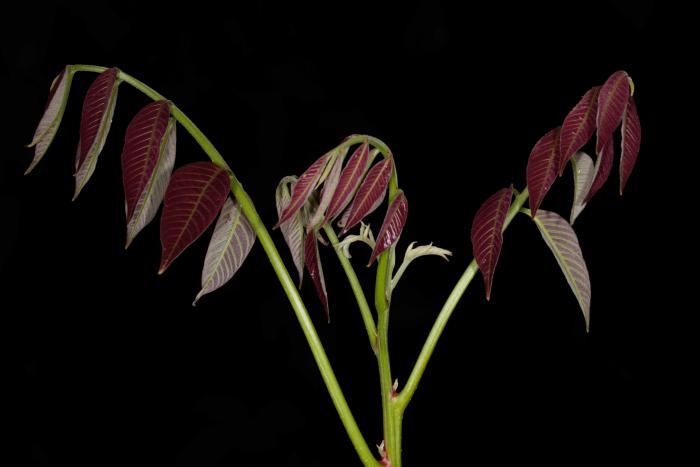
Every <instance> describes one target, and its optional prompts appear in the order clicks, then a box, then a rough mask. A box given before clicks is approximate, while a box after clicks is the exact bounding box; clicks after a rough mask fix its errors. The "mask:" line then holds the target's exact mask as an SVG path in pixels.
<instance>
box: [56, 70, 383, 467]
mask: <svg viewBox="0 0 700 467" xmlns="http://www.w3.org/2000/svg"><path fill="white" fill-rule="evenodd" d="M106 69H107V68H105V67H100V66H94V65H71V67H70V70H71V72H78V71H89V72H94V73H101V72H103V71H105V70H106ZM118 78H119V79H120V80H122V81H124V82H125V83H128V84H130V85H131V86H133V87H134V88H136V89H138V90H139V91H141V92H143V93H144V94H145V95H147V96H148V97H150V98H151V99H153V100H160V99H165V98H164V97H163V96H162V95H161V94H159V93H158V92H156V91H155V90H153V89H152V88H150V87H149V86H147V85H146V84H144V83H142V82H141V81H139V80H137V79H136V78H134V77H132V76H130V75H128V74H126V73H124V72H123V71H121V70H120V71H119V75H118ZM171 114H172V116H173V117H175V119H176V120H177V121H178V122H179V123H180V124H181V125H182V126H183V127H184V128H185V129H186V130H187V131H188V132H189V133H190V135H192V137H193V138H194V139H195V141H197V143H198V144H199V145H200V146H201V147H202V149H203V150H204V152H205V153H206V154H207V156H208V157H209V159H210V160H211V161H212V162H213V163H214V164H216V165H218V166H220V167H223V168H225V169H226V170H228V171H229V174H230V178H231V193H232V194H233V196H234V197H235V198H236V200H237V201H238V203H239V205H240V207H241V210H242V211H243V212H244V213H245V215H246V217H247V218H248V221H249V222H250V225H251V226H252V227H253V230H255V233H256V234H257V237H258V239H259V240H260V244H261V245H262V247H263V249H264V250H265V253H266V254H267V257H268V259H269V260H270V264H271V265H272V268H273V269H274V271H275V274H276V275H277V278H278V279H279V281H280V284H281V285H282V288H283V289H284V292H285V294H286V295H287V298H288V299H289V302H290V304H291V305H292V308H293V309H294V313H295V314H296V317H297V320H298V321H299V325H300V326H301V328H302V331H303V332H304V336H305V337H306V340H307V342H308V343H309V347H310V348H311V353H312V354H313V356H314V359H315V360H316V364H317V365H318V368H319V370H320V372H321V376H322V378H323V381H324V383H325V384H326V388H327V389H328V393H329V394H330V396H331V399H332V401H333V404H334V405H335V408H336V410H337V412H338V415H339V416H340V419H341V421H342V422H343V426H344V427H345V430H346V431H347V433H348V436H349V437H350V440H351V441H352V444H353V446H354V447H355V450H356V451H357V454H358V456H359V457H360V459H361V460H362V462H363V463H364V465H366V466H379V465H380V464H379V462H378V461H377V460H376V458H375V456H374V454H373V453H372V451H370V449H369V447H368V446H367V443H366V442H365V440H364V438H363V437H362V433H361V432H360V429H359V427H358V426H357V423H356V422H355V419H354V417H353V415H352V412H351V411H350V407H349V406H348V404H347V401H346V400H345V396H343V391H342V390H341V388H340V385H339V384H338V380H337V379H336V377H335V374H334V373H333V369H332V367H331V364H330V362H329V361H328V357H327V356H326V352H325V351H324V349H323V344H322V343H321V340H320V339H319V337H318V334H317V333H316V329H315V328H314V325H313V322H312V321H311V317H310V316H309V313H308V311H307V310H306V307H305V306H304V302H303V301H302V299H301V296H300V295H299V292H298V291H297V288H296V286H295V284H294V281H293V280H292V278H291V276H290V275H289V272H288V271H287V268H286V267H285V265H284V263H283V261H282V258H281V257H280V254H279V252H278V251H277V248H276V247H275V244H274V242H273V241H272V238H271V237H270V234H269V232H268V231H267V228H266V227H265V224H263V222H262V220H261V219H260V216H259V215H258V212H257V211H256V209H255V206H254V205H253V202H252V201H251V199H250V197H249V196H248V194H247V193H246V191H245V190H244V189H243V186H242V185H241V183H240V182H239V181H238V179H237V178H236V176H235V175H234V174H233V172H232V171H231V169H230V168H229V166H228V164H227V163H226V161H225V160H224V158H223V157H222V156H221V153H219V151H217V149H216V148H215V147H214V145H213V144H212V143H211V141H209V139H208V138H207V137H206V136H204V134H203V133H202V132H201V131H200V130H199V128H197V126H196V125H195V124H194V123H193V122H192V120H190V119H189V118H188V117H187V115H185V114H184V113H183V112H182V111H181V110H180V109H179V108H178V107H177V106H176V105H175V104H172V103H171ZM364 138H365V137H364V136H357V137H354V139H357V140H358V141H357V142H359V141H363V140H364ZM352 139H353V138H350V139H348V140H346V141H345V142H344V143H343V144H347V145H348V146H350V145H351V144H356V143H354V142H351V140H352Z"/></svg>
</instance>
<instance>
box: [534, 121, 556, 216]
mask: <svg viewBox="0 0 700 467" xmlns="http://www.w3.org/2000/svg"><path fill="white" fill-rule="evenodd" d="M559 133H560V129H559V128H558V127H557V128H554V129H553V130H550V131H549V132H547V134H545V135H544V136H543V137H542V138H540V139H539V141H537V143H535V146H534V147H533V148H532V151H531V152H530V158H529V159H528V161H527V186H528V189H529V190H530V209H531V210H532V215H533V216H534V215H535V214H536V213H537V208H539V206H540V204H541V203H542V200H543V199H544V197H545V195H546V194H547V192H548V191H549V189H550V188H551V187H552V183H554V180H555V179H556V177H557V171H558V170H559V159H560V153H559Z"/></svg>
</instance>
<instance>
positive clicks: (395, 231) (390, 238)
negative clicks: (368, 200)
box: [367, 190, 408, 266]
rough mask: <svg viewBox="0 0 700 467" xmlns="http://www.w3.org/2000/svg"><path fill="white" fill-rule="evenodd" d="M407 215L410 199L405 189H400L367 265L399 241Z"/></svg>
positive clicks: (385, 218)
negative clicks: (407, 198)
mask: <svg viewBox="0 0 700 467" xmlns="http://www.w3.org/2000/svg"><path fill="white" fill-rule="evenodd" d="M406 217H408V201H407V200H406V195H404V193H403V191H402V190H399V191H398V192H397V193H396V196H395V197H394V200H393V201H392V202H391V204H390V205H389V208H388V209H387V211H386V215H385V216H384V222H383V223H382V227H381V229H380V230H379V234H377V240H376V242H375V245H374V249H373V250H372V256H371V257H370V259H369V263H367V266H371V265H372V263H373V262H374V260H375V259H377V257H378V256H379V255H380V254H382V253H383V252H384V251H385V250H386V249H387V248H389V247H390V246H391V245H393V244H394V243H396V242H397V241H398V239H399V237H400V236H401V232H402V231H403V227H404V225H405V224H406Z"/></svg>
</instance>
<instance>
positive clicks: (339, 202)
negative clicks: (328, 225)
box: [326, 141, 370, 222]
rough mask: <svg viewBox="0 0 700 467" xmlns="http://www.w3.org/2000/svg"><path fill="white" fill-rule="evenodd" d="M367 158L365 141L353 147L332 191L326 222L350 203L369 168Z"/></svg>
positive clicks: (367, 145)
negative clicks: (352, 151)
mask: <svg viewBox="0 0 700 467" xmlns="http://www.w3.org/2000/svg"><path fill="white" fill-rule="evenodd" d="M369 160H370V157H369V143H367V142H366V141H365V142H364V143H362V144H361V145H360V146H358V148H357V149H355V152H354V153H353V154H352V156H350V160H349V161H348V163H347V165H346V166H345V168H344V169H343V171H342V173H341V174H340V180H339V181H338V187H337V188H336V190H335V193H333V198H332V199H331V202H330V204H329V205H328V210H327V211H326V219H328V222H332V221H333V219H335V217H336V216H337V215H338V214H340V212H341V211H342V210H343V209H345V207H346V206H347V205H348V204H350V200H352V197H353V195H354V194H355V192H356V191H357V188H358V187H359V186H360V182H361V181H362V177H364V175H365V173H366V172H367V169H368V168H369Z"/></svg>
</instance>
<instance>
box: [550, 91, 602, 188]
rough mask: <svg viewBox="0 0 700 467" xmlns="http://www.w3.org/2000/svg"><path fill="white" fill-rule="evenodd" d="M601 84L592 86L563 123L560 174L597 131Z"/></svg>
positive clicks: (560, 141) (560, 142)
mask: <svg viewBox="0 0 700 467" xmlns="http://www.w3.org/2000/svg"><path fill="white" fill-rule="evenodd" d="M599 92H600V86H596V87H594V88H591V89H590V90H589V91H588V92H587V93H586V94H584V95H583V97H582V98H581V100H580V101H579V102H578V104H576V105H575V106H574V108H573V109H571V112H569V114H568V115H567V116H566V118H565V119H564V123H562V125H561V134H560V139H559V148H560V151H561V154H560V161H559V176H561V174H562V173H563V172H564V168H566V163H567V162H569V159H570V158H571V156H572V155H573V154H574V153H575V152H576V151H578V150H579V149H581V148H582V147H583V145H584V144H586V143H587V142H588V140H589V139H591V136H593V132H594V131H595V125H596V115H597V113H598V93H599Z"/></svg>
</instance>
